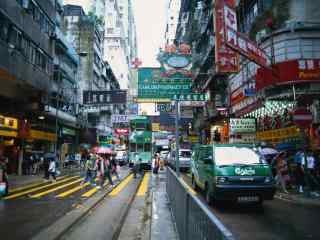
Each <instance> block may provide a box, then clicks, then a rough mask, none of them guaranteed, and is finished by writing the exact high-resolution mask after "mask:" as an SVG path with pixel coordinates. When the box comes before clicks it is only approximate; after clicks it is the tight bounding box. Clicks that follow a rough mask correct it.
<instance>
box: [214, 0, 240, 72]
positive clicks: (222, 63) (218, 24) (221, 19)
mask: <svg viewBox="0 0 320 240" xmlns="http://www.w3.org/2000/svg"><path fill="white" fill-rule="evenodd" d="M235 6H236V5H235V1H234V0H216V1H215V9H214V27H215V33H216V38H215V40H216V42H215V62H216V72H217V73H235V72H238V71H239V54H238V53H236V52H235V51H233V50H232V49H230V48H229V47H228V46H227V45H226V39H225V26H228V27H229V28H232V29H234V30H235V31H236V30H237V17H236V12H235Z"/></svg>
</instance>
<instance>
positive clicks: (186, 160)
mask: <svg viewBox="0 0 320 240" xmlns="http://www.w3.org/2000/svg"><path fill="white" fill-rule="evenodd" d="M191 154H192V151H191V149H179V168H180V170H184V171H187V170H189V168H190V164H191ZM168 161H169V165H170V166H171V167H172V168H173V169H175V168H176V152H175V151H174V150H173V151H171V152H170V153H169V155H168Z"/></svg>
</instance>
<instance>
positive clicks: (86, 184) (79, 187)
mask: <svg viewBox="0 0 320 240" xmlns="http://www.w3.org/2000/svg"><path fill="white" fill-rule="evenodd" d="M97 180H98V178H96V179H95V181H97ZM89 185H90V182H86V183H85V184H83V185H80V186H77V187H75V188H72V189H70V190H69V191H66V192H63V193H60V194H59V195H57V196H56V197H57V198H64V197H67V196H69V195H71V194H72V193H75V192H77V191H79V190H81V189H83V188H85V187H87V186H89Z"/></svg>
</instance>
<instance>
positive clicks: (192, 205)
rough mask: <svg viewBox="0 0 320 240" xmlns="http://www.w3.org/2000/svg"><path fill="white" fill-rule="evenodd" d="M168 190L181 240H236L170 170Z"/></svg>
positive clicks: (167, 183)
mask: <svg viewBox="0 0 320 240" xmlns="http://www.w3.org/2000/svg"><path fill="white" fill-rule="evenodd" d="M166 189H167V194H168V197H169V200H170V205H171V208H172V213H173V216H174V219H175V222H176V227H177V231H178V234H179V238H180V239H181V240H195V239H197V240H209V239H212V240H216V239H218V240H235V238H234V237H233V235H232V233H231V232H230V231H229V230H228V229H226V228H225V227H224V225H223V224H222V223H221V222H220V221H219V220H218V219H217V218H216V217H215V216H214V215H213V214H212V213H211V212H210V211H209V210H208V208H207V207H206V206H205V205H204V204H203V203H202V202H201V201H200V200H199V199H198V198H197V197H196V196H194V195H193V194H191V193H189V192H188V190H187V189H186V188H185V186H184V184H183V182H182V181H181V180H180V179H179V178H178V177H177V175H176V174H175V173H174V172H173V171H172V170H171V169H169V168H168V171H167V179H166Z"/></svg>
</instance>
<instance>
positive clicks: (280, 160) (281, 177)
mask: <svg viewBox="0 0 320 240" xmlns="http://www.w3.org/2000/svg"><path fill="white" fill-rule="evenodd" d="M285 155H286V154H285V152H282V153H280V154H279V155H278V156H277V157H276V171H277V172H276V174H277V175H276V181H277V184H278V185H280V187H281V189H282V191H283V192H284V193H288V191H287V188H286V182H287V181H289V179H290V178H289V171H288V166H287V163H286V162H285Z"/></svg>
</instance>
